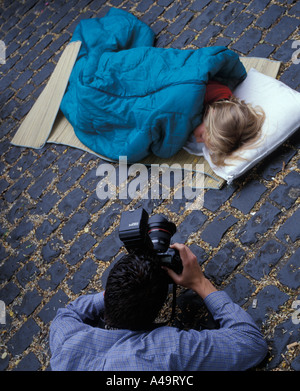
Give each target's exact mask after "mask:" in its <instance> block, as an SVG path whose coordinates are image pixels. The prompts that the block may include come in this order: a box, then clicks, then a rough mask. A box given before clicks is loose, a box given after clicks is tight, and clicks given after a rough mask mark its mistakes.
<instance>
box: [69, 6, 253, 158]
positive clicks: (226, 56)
mask: <svg viewBox="0 0 300 391" xmlns="http://www.w3.org/2000/svg"><path fill="white" fill-rule="evenodd" d="M154 39H155V35H154V32H153V31H152V30H151V28H150V27H149V26H147V25H146V24H145V23H143V22H142V21H140V20H139V19H137V18H136V17H135V16H134V15H132V14H129V13H127V12H126V11H123V10H120V9H115V8H111V9H110V11H109V12H108V14H107V15H106V16H105V17H103V18H93V19H87V20H83V21H81V22H80V23H79V25H78V26H77V27H76V30H75V32H74V34H73V37H72V41H78V40H80V41H81V42H82V45H81V49H80V52H79V55H78V58H77V61H76V63H75V66H74V68H73V71H72V73H71V76H70V79H69V84H68V87H67V90H66V93H65V95H64V97H63V100H62V103H61V110H62V112H63V113H64V115H65V116H66V118H67V119H68V120H69V122H70V123H71V124H72V126H73V128H74V131H75V134H76V136H77V137H78V138H79V140H80V141H81V142H82V143H83V144H84V145H86V146H87V147H89V148H90V149H92V150H93V151H94V152H96V153H99V154H101V155H103V156H106V157H107V158H109V159H112V160H118V159H119V156H127V160H128V162H131V163H134V162H137V161H140V160H141V159H143V158H144V157H146V156H147V155H149V154H150V153H154V154H155V155H157V156H159V157H162V158H168V157H171V156H173V155H174V154H176V153H177V152H178V151H179V150H180V149H181V148H182V146H183V145H184V144H185V143H186V141H187V139H188V137H189V135H190V134H191V132H193V130H194V128H195V127H196V126H198V125H199V124H200V123H201V122H202V121H201V120H202V111H203V99H204V95H205V90H206V83H207V81H208V80H209V79H216V80H219V81H221V82H223V83H224V84H227V85H228V86H229V87H231V88H234V87H235V86H236V85H237V84H238V83H239V82H241V81H242V80H243V79H244V78H245V77H246V71H245V68H244V66H243V65H242V63H241V62H240V60H239V56H238V55H237V54H236V53H234V52H233V51H231V50H229V49H227V48H226V47H223V46H215V47H205V48H201V49H198V50H179V49H172V48H171V49H166V48H158V47H154V46H153V45H154Z"/></svg>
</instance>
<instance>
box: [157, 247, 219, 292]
mask: <svg viewBox="0 0 300 391" xmlns="http://www.w3.org/2000/svg"><path fill="white" fill-rule="evenodd" d="M170 247H171V248H175V249H176V250H178V251H179V255H180V258H181V261H182V266H183V270H182V273H181V274H176V273H175V272H174V271H173V270H171V269H168V268H167V267H164V269H165V270H167V272H168V274H169V276H170V277H171V278H172V280H173V281H174V282H175V284H177V285H181V286H183V287H185V288H188V289H192V290H193V291H195V292H196V293H198V295H199V296H201V297H202V298H203V299H205V297H206V296H207V295H209V294H210V293H212V292H215V291H216V290H217V289H216V288H215V287H214V286H213V285H212V284H211V282H210V281H209V280H208V279H207V278H206V277H205V276H204V274H203V272H202V270H201V267H200V265H199V263H198V261H197V257H196V256H195V254H193V253H192V251H191V250H190V249H189V248H188V247H187V246H185V245H184V244H180V243H174V244H172V245H171V246H170Z"/></svg>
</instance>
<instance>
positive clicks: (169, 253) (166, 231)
mask: <svg viewBox="0 0 300 391" xmlns="http://www.w3.org/2000/svg"><path fill="white" fill-rule="evenodd" d="M175 232H176V226H175V224H174V223H172V222H170V221H168V220H167V219H166V218H165V217H163V216H162V215H159V214H158V215H154V216H151V217H150V218H149V215H148V213H147V212H146V211H145V209H143V208H139V209H136V210H132V211H126V212H123V213H122V215H121V221H120V227H119V237H120V239H121V241H122V242H123V243H124V246H125V248H126V250H127V251H128V252H135V253H137V254H138V253H140V254H146V253H150V254H153V255H155V256H156V258H157V259H158V261H159V262H160V264H161V265H162V266H166V267H168V268H170V269H172V270H174V271H175V273H177V274H180V273H181V272H182V262H181V259H180V256H179V253H178V251H177V250H175V249H172V248H169V245H170V240H171V237H172V236H173V235H174V233H175Z"/></svg>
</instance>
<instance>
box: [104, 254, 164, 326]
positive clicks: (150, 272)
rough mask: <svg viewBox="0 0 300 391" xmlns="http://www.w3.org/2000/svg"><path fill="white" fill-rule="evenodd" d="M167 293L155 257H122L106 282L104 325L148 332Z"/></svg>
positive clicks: (161, 272) (130, 255)
mask: <svg viewBox="0 0 300 391" xmlns="http://www.w3.org/2000/svg"><path fill="white" fill-rule="evenodd" d="M167 294H168V279H167V275H166V272H165V271H164V270H162V268H161V266H160V265H159V264H158V262H157V260H156V259H155V258H153V257H150V256H140V255H139V256H137V255H135V254H129V255H124V256H123V257H122V258H121V259H120V260H119V261H118V262H117V263H116V264H115V266H114V267H113V268H112V269H111V271H110V273H109V276H108V279H107V282H106V288H105V295H104V303H105V323H106V324H107V325H108V326H110V327H116V328H122V329H129V330H146V329H150V328H151V327H153V322H154V320H155V318H156V317H157V315H158V313H159V311H160V309H161V308H162V306H163V304H164V302H165V300H166V297H167Z"/></svg>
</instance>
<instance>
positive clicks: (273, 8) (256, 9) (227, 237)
mask: <svg viewBox="0 0 300 391" xmlns="http://www.w3.org/2000/svg"><path fill="white" fill-rule="evenodd" d="M112 6H114V7H118V8H123V9H125V10H127V11H130V12H132V13H133V14H134V15H136V16H137V17H138V18H140V19H141V20H142V21H144V22H145V23H147V24H148V25H150V26H151V27H152V28H153V30H154V31H155V33H156V35H157V40H156V45H157V46H160V47H172V48H182V49H187V48H193V49H197V48H198V47H202V46H206V45H226V46H228V47H229V48H231V49H233V50H235V51H237V52H238V53H239V54H240V55H245V56H259V57H267V58H271V59H275V60H280V61H282V65H281V68H280V71H279V76H278V77H279V78H280V80H282V81H283V82H285V83H286V84H288V85H289V86H291V87H293V88H295V89H297V90H298V91H300V65H297V64H294V63H292V61H291V57H292V54H293V52H294V51H295V50H296V49H297V47H299V45H298V46H297V47H296V48H295V46H294V48H292V43H293V42H294V41H295V40H299V39H300V35H299V24H300V2H299V1H298V2H297V1H292V0H287V1H283V0H282V1H279V0H278V1H277V0H259V1H258V0H250V1H246V0H237V1H221V0H219V1H212V0H190V1H186V0H181V1H173V0H156V1H150V0H140V1H135V0H110V1H102V0H94V1H91V0H72V1H62V0H53V1H48V2H45V1H36V0H28V1H27V0H26V1H21V0H20V1H0V40H2V41H4V43H5V45H6V46H7V49H6V64H5V65H0V76H1V78H0V92H1V96H0V102H1V125H0V131H1V133H0V143H1V159H0V171H1V180H0V193H1V209H0V219H1V228H0V235H1V244H0V299H1V300H2V301H4V303H5V306H6V307H5V308H6V324H3V325H1V326H0V327H1V328H0V336H1V342H0V368H1V370H8V371H10V370H34V371H36V370H49V369H50V366H49V358H50V351H49V344H48V332H49V325H50V322H51V320H52V319H53V317H54V315H55V313H56V311H57V309H58V308H59V307H62V306H64V305H65V304H66V303H67V302H68V301H69V300H71V299H74V298H76V297H77V296H78V295H80V294H82V293H88V292H94V291H97V290H99V289H102V287H103V285H104V282H105V278H106V276H107V273H108V270H109V268H110V267H111V265H112V264H113V263H114V262H115V259H118V258H119V256H120V253H122V252H123V251H124V250H123V248H121V246H122V244H121V242H120V241H119V240H118V237H117V228H118V223H119V218H120V213H121V212H122V211H124V210H126V209H128V208H129V207H130V206H132V205H143V206H144V208H146V210H147V211H148V212H149V213H152V212H162V213H164V214H165V215H166V216H168V217H169V218H172V220H173V221H174V222H175V223H176V224H177V226H178V232H177V233H176V236H175V238H174V239H176V240H178V241H181V242H185V243H187V244H189V245H190V246H191V247H192V249H193V251H194V252H195V253H196V254H197V255H198V256H199V260H200V262H201V263H202V265H203V267H204V269H205V273H206V275H207V276H209V277H210V278H212V279H213V281H214V282H215V284H216V285H217V286H218V287H219V288H220V289H225V291H227V292H228V293H229V295H230V296H231V297H232V298H233V299H234V300H235V301H236V302H237V303H239V304H240V305H242V306H243V308H245V309H246V310H247V311H248V312H249V313H250V314H251V315H252V316H253V317H254V319H255V321H256V322H257V324H258V325H259V326H260V327H261V329H262V331H263V333H264V335H265V338H266V340H267V341H268V344H269V348H270V353H269V355H268V357H267V358H266V360H265V361H264V362H263V363H262V364H261V365H260V367H259V368H256V370H267V371H271V370H299V369H300V355H299V353H300V347H299V324H298V325H297V324H296V323H297V319H296V312H297V308H299V304H298V303H299V302H297V300H300V294H299V280H300V277H299V259H300V247H299V244H300V228H299V227H300V224H299V221H300V208H299V200H300V198H299V196H300V160H299V157H300V154H299V146H300V135H299V132H298V134H297V135H295V136H293V137H292V139H290V140H288V142H286V143H285V144H284V145H283V146H282V147H280V148H279V149H278V150H277V151H276V152H275V153H273V154H272V155H271V156H270V157H269V158H268V159H266V160H264V162H262V163H261V164H259V165H258V166H257V167H255V168H254V169H253V170H251V172H249V173H248V174H247V175H245V176H244V177H243V178H241V179H239V180H237V181H236V182H234V183H233V184H232V185H230V186H225V187H224V188H223V189H222V190H211V189H210V190H206V192H205V198H204V207H203V208H202V209H201V210H193V211H189V212H187V211H186V210H185V201H184V200H172V199H166V200H163V199H158V200H140V201H137V200H132V199H127V200H121V199H116V200H108V201H101V200H99V199H98V198H97V196H96V192H95V189H96V185H97V183H98V181H99V178H97V176H96V169H97V167H98V166H99V165H100V164H103V163H104V162H103V161H102V160H101V159H99V158H97V157H95V156H93V155H91V154H89V153H86V152H82V151H80V150H76V149H73V148H69V147H65V146H61V145H54V144H47V145H46V146H45V147H44V148H43V149H41V150H33V149H27V148H19V147H14V146H11V144H10V140H11V139H12V137H13V135H14V134H15V132H16V131H17V129H18V127H19V125H20V123H21V122H22V120H23V119H24V116H25V115H26V114H27V113H28V111H29V110H30V108H31V107H32V105H33V103H34V102H35V100H36V99H37V97H38V96H39V95H40V93H41V91H42V90H43V88H44V86H45V84H46V82H47V80H48V77H49V75H51V73H52V71H53V69H54V67H55V64H56V63H57V61H58V59H59V56H60V54H61V52H62V50H63V48H64V47H65V45H66V44H67V43H68V41H69V40H70V38H71V36H72V33H73V31H74V28H75V26H76V25H77V23H78V22H79V21H80V20H81V19H86V18H91V17H101V16H104V15H105V14H106V12H107V11H108V10H109V9H110V8H111V7H112ZM179 293H180V292H179ZM188 298H189V299H190V301H191V303H192V304H191V303H190V304H186V303H188V300H185V299H188ZM254 299H256V300H257V304H256V308H253V307H255V305H254V303H255V301H254ZM198 304H199V303H198V302H197V298H195V297H194V296H193V295H191V294H190V293H189V292H181V293H180V297H179V299H178V305H179V307H180V308H181V309H183V308H184V307H185V306H186V308H187V309H189V308H191V307H193V306H194V307H195V306H197V305H198ZM297 304H298V307H297ZM199 305H200V306H201V304H199ZM293 306H294V308H293ZM180 308H179V309H180ZM166 312H168V311H166ZM178 312H180V311H179V310H178ZM162 316H164V315H162ZM177 318H178V319H177V321H181V322H186V321H188V315H185V317H183V315H178V317H177ZM297 342H298V344H297Z"/></svg>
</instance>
